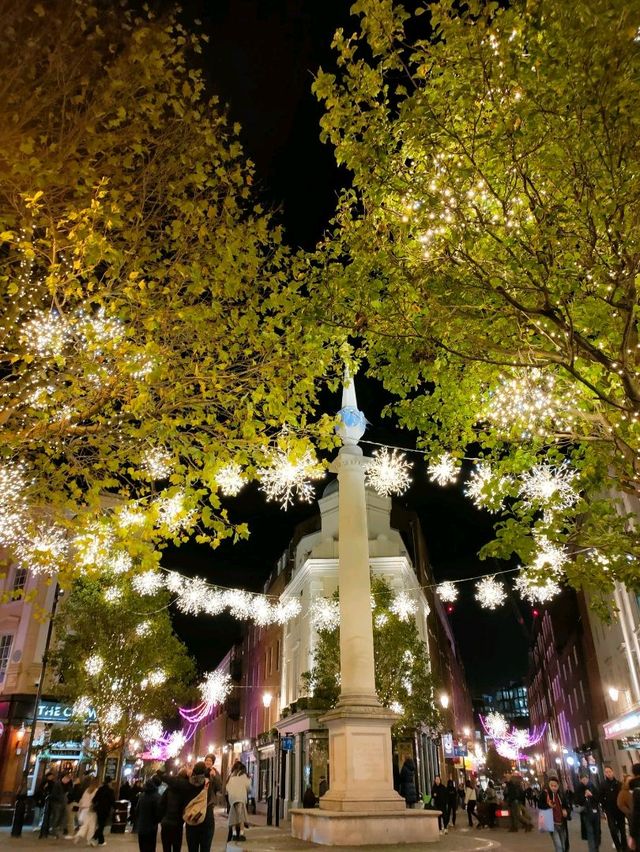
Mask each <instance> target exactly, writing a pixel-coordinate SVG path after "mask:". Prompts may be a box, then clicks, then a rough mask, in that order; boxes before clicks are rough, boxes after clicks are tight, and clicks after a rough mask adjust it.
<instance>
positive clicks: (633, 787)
mask: <svg viewBox="0 0 640 852" xmlns="http://www.w3.org/2000/svg"><path fill="white" fill-rule="evenodd" d="M631 771H632V772H633V777H632V778H631V779H630V780H629V794H630V796H631V802H630V806H631V807H630V814H629V839H628V841H627V845H628V846H629V849H631V850H632V852H640V763H634V764H633V766H632V768H631Z"/></svg>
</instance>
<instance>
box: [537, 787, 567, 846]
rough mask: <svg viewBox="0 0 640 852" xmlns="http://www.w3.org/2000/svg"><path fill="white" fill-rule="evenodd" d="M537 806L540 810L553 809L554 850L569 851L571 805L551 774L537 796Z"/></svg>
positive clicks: (552, 834)
mask: <svg viewBox="0 0 640 852" xmlns="http://www.w3.org/2000/svg"><path fill="white" fill-rule="evenodd" d="M538 808H539V810H541V811H545V810H549V808H551V809H552V810H553V831H552V832H549V833H550V834H551V839H552V840H553V846H554V850H555V852H569V827H568V824H567V823H568V821H569V820H570V819H571V805H570V803H569V800H568V799H567V797H566V795H565V794H564V793H561V792H560V784H559V783H558V779H557V778H554V777H553V776H551V777H550V778H549V782H548V784H547V786H546V787H545V788H544V790H542V792H541V793H540V796H539V797H538Z"/></svg>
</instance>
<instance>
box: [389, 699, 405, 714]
mask: <svg viewBox="0 0 640 852" xmlns="http://www.w3.org/2000/svg"><path fill="white" fill-rule="evenodd" d="M389 710H392V711H393V712H394V713H397V714H398V716H402V714H403V713H404V707H403V706H402V704H400V702H399V701H392V702H391V704H390V705H389Z"/></svg>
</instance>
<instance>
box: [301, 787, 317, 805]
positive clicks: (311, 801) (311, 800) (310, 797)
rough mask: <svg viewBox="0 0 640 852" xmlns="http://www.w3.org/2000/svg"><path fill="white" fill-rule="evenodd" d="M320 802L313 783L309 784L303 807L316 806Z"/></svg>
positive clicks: (303, 799)
mask: <svg viewBox="0 0 640 852" xmlns="http://www.w3.org/2000/svg"><path fill="white" fill-rule="evenodd" d="M317 804H318V800H317V798H316V794H315V793H314V792H313V787H312V786H311V784H307V789H306V790H305V791H304V794H303V796H302V807H303V808H315V806H316V805H317Z"/></svg>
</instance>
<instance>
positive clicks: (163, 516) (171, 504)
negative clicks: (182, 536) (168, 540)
mask: <svg viewBox="0 0 640 852" xmlns="http://www.w3.org/2000/svg"><path fill="white" fill-rule="evenodd" d="M184 501H185V495H184V492H182V491H177V492H176V493H175V494H172V495H171V496H170V497H162V498H161V499H160V500H159V501H158V502H157V504H156V506H157V510H158V524H159V525H160V526H164V527H167V529H168V530H169V532H170V533H173V534H174V535H175V534H176V533H178V532H180V530H181V529H187V528H188V527H190V526H192V525H193V521H194V519H195V514H196V513H195V511H194V510H193V509H189V510H188V509H186V507H185V504H184Z"/></svg>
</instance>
